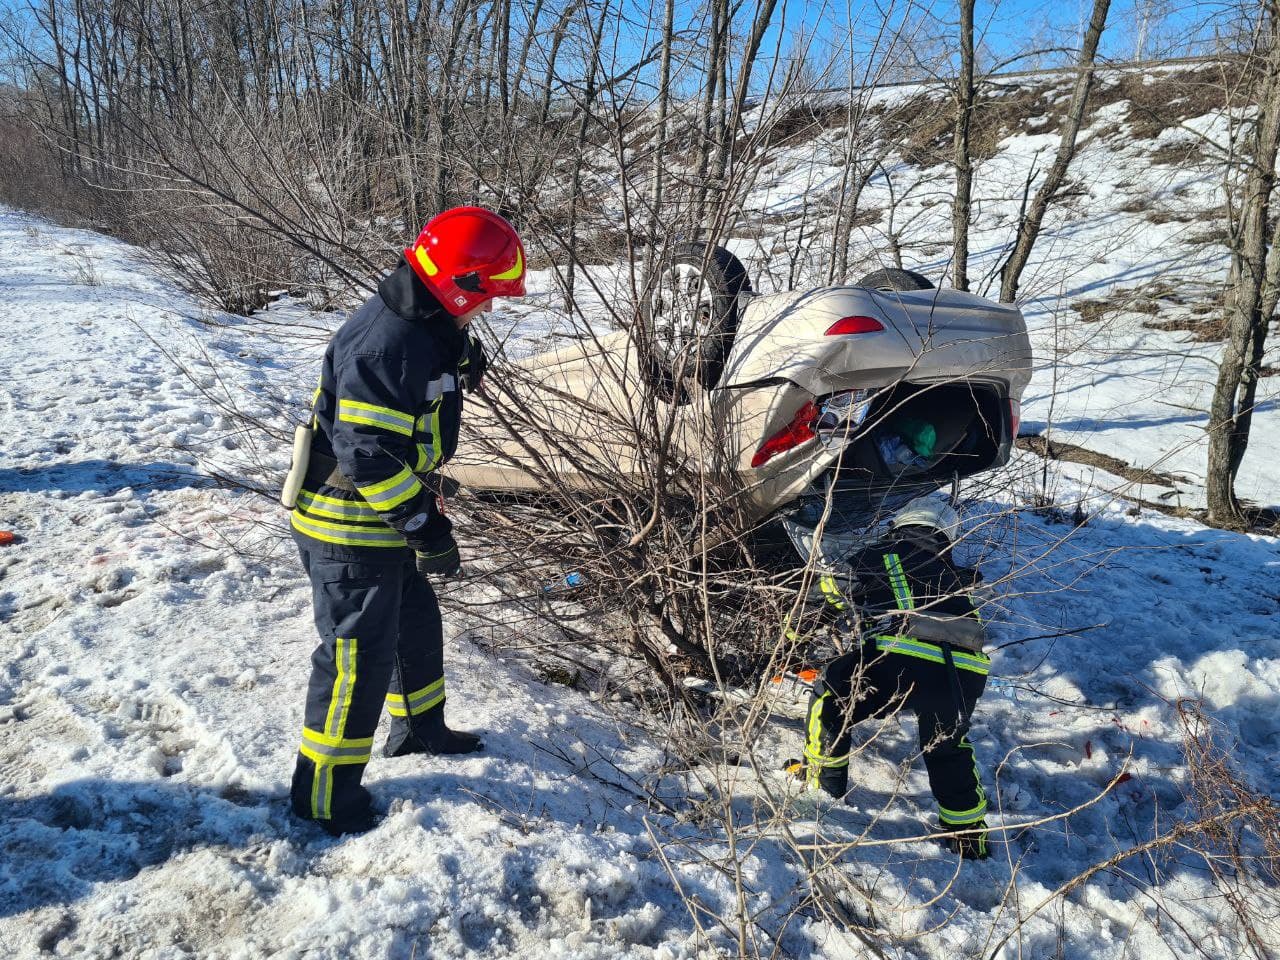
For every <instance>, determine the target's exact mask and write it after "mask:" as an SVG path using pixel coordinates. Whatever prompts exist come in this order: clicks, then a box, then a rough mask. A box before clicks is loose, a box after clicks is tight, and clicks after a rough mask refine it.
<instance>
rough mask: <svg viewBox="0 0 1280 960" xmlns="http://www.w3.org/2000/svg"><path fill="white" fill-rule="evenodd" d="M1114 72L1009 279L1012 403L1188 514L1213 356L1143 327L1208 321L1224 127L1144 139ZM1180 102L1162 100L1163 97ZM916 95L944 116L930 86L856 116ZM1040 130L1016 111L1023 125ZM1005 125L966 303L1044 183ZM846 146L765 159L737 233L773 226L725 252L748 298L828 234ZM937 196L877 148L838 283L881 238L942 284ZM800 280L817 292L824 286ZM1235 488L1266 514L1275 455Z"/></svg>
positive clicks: (1276, 482)
mask: <svg viewBox="0 0 1280 960" xmlns="http://www.w3.org/2000/svg"><path fill="white" fill-rule="evenodd" d="M1175 72H1176V71H1175ZM1169 73H1170V71H1168V70H1166V71H1159V70H1156V71H1147V72H1146V75H1145V76H1144V77H1143V80H1144V83H1145V85H1146V86H1148V87H1150V86H1151V85H1153V84H1158V83H1162V82H1167V77H1166V74H1169ZM1126 75H1127V73H1126V72H1125V71H1121V70H1114V71H1101V72H1100V74H1099V81H1098V86H1097V89H1096V91H1095V93H1094V95H1093V96H1094V99H1095V101H1097V102H1098V103H1100V104H1105V105H1102V106H1099V107H1098V109H1097V110H1096V111H1094V112H1093V113H1092V116H1091V119H1090V122H1089V124H1088V125H1087V126H1086V127H1085V129H1083V130H1082V131H1081V134H1080V139H1079V142H1080V150H1079V153H1078V154H1077V157H1076V160H1075V162H1074V164H1073V166H1072V168H1071V172H1070V178H1069V179H1070V190H1069V191H1068V193H1069V194H1071V196H1069V197H1068V198H1067V200H1066V201H1065V202H1063V203H1061V204H1059V205H1056V206H1054V207H1051V208H1050V212H1049V215H1048V217H1047V219H1046V223H1045V227H1044V230H1043V232H1042V234H1041V236H1040V239H1039V241H1038V243H1037V245H1036V247H1035V250H1034V253H1033V254H1032V258H1031V261H1030V263H1029V264H1028V266H1027V270H1026V272H1025V273H1024V275H1023V282H1022V288H1021V290H1020V293H1019V301H1020V305H1021V306H1022V309H1023V312H1024V314H1025V315H1026V318H1027V323H1028V326H1029V328H1030V333H1031V338H1032V346H1033V348H1034V351H1035V356H1036V359H1037V363H1038V368H1037V374H1036V379H1035V381H1034V382H1033V384H1032V386H1031V388H1030V389H1029V391H1028V393H1027V395H1026V397H1025V399H1024V403H1023V427H1024V433H1026V432H1041V433H1051V434H1052V436H1053V438H1054V439H1055V440H1056V441H1064V442H1067V443H1071V444H1075V445H1078V446H1082V447H1085V448H1087V449H1089V450H1094V451H1097V452H1100V453H1104V454H1109V455H1111V456H1115V457H1119V458H1120V459H1121V460H1123V461H1125V462H1126V463H1129V464H1132V465H1133V466H1135V467H1138V468H1142V469H1150V470H1153V471H1158V472H1161V473H1165V474H1173V475H1174V476H1175V477H1176V478H1177V482H1176V483H1175V484H1174V485H1173V486H1165V485H1161V484H1160V483H1152V484H1149V485H1147V486H1145V488H1144V489H1143V490H1142V491H1141V496H1143V497H1144V498H1146V499H1155V498H1157V497H1159V498H1161V499H1162V500H1163V501H1164V502H1166V503H1168V504H1169V505H1170V506H1184V507H1203V506H1204V495H1203V489H1202V487H1203V482H1204V469H1205V467H1204V464H1205V458H1206V454H1207V439H1206V435H1205V432H1204V427H1205V426H1206V424H1207V419H1208V418H1207V415H1206V413H1205V411H1206V410H1207V409H1208V405H1209V399H1210V396H1211V393H1212V389H1213V384H1214V380H1215V378H1216V376H1217V367H1216V360H1217V357H1218V355H1219V354H1220V352H1221V344H1220V343H1218V342H1210V343H1204V342H1197V341H1196V340H1195V339H1194V338H1193V337H1192V336H1190V335H1189V334H1188V333H1187V332H1185V331H1180V330H1162V329H1153V328H1152V325H1153V324H1170V323H1173V324H1174V325H1188V324H1191V323H1194V322H1195V321H1197V320H1203V319H1205V317H1206V315H1207V314H1208V313H1209V312H1210V310H1212V311H1217V310H1218V306H1217V303H1218V298H1219V297H1220V296H1221V293H1222V285H1223V283H1224V281H1225V279H1226V271H1227V266H1228V258H1227V254H1226V248H1225V245H1224V241H1223V239H1222V238H1223V237H1224V236H1225V232H1224V230H1225V221H1224V220H1223V219H1222V214H1221V211H1222V205H1223V204H1224V202H1225V194H1224V192H1223V183H1222V171H1221V162H1220V160H1219V159H1218V158H1219V157H1220V156H1222V155H1225V153H1226V151H1225V149H1224V150H1223V152H1222V153H1221V154H1219V153H1215V152H1214V149H1213V148H1212V147H1210V146H1209V144H1211V143H1216V144H1218V145H1225V144H1226V143H1227V139H1228V132H1229V131H1228V125H1227V122H1226V119H1225V118H1224V116H1223V115H1222V113H1221V112H1220V111H1218V110H1211V111H1210V112H1208V113H1205V114H1203V115H1200V116H1196V115H1194V114H1195V113H1196V110H1195V109H1191V108H1187V110H1186V111H1184V112H1189V113H1191V114H1192V115H1191V116H1189V117H1187V118H1185V119H1184V120H1182V121H1181V122H1180V123H1170V124H1169V125H1168V126H1167V127H1165V128H1164V129H1161V130H1159V132H1158V133H1153V132H1152V130H1150V129H1146V128H1145V127H1144V126H1143V121H1148V118H1147V116H1146V114H1145V113H1144V112H1143V111H1142V109H1140V108H1134V107H1131V105H1130V102H1129V101H1128V100H1125V99H1120V100H1115V97H1116V96H1118V95H1119V94H1118V93H1117V92H1116V91H1117V90H1118V89H1120V84H1121V83H1122V82H1123V81H1124V80H1125V77H1126ZM1130 78H1131V75H1130ZM1070 82H1071V78H1070V77H1069V76H1065V75H1058V76H1057V77H1054V78H1046V77H1037V76H1034V75H1033V76H1028V77H1022V78H1019V79H1018V80H1014V81H1007V82H1004V83H1001V84H999V86H1000V87H1001V88H1002V90H1003V92H1002V94H1001V95H1002V97H1004V98H1005V99H1016V97H1017V96H1019V95H1020V94H1024V93H1027V92H1029V91H1030V92H1035V91H1038V90H1041V89H1044V84H1046V83H1049V84H1051V87H1050V92H1051V94H1052V97H1056V98H1057V99H1058V100H1059V101H1062V100H1063V99H1064V98H1067V97H1069V95H1070ZM1208 82H1209V81H1207V80H1206V81H1203V83H1202V85H1203V84H1207V83H1208ZM1156 89H1157V90H1158V91H1159V90H1166V88H1164V87H1157V88H1156ZM1193 89H1194V87H1193ZM1186 94H1187V89H1186V88H1185V87H1179V88H1168V89H1167V92H1166V93H1165V94H1164V96H1166V97H1167V98H1174V97H1177V96H1179V95H1186ZM915 97H921V98H924V99H922V100H921V101H919V102H921V103H923V104H925V106H922V107H921V108H920V112H921V113H927V112H928V111H929V110H930V109H932V110H936V111H938V113H939V115H945V113H946V111H947V110H949V109H951V108H950V107H949V106H948V104H947V95H946V94H945V92H943V91H941V90H939V89H937V88H936V87H935V88H932V89H931V88H928V87H915V88H913V87H903V88H897V87H894V88H888V89H883V90H877V91H876V92H875V93H874V94H873V95H872V96H871V103H872V104H874V105H882V106H888V107H892V106H894V105H895V104H896V105H901V104H902V103H904V102H909V101H910V100H911V98H915ZM1210 99H1212V98H1210ZM1113 100H1114V102H1112V101H1113ZM998 108H999V105H998V104H997V105H996V106H994V107H991V108H987V109H992V110H996V109H998ZM1042 119H1043V118H1041V117H1039V116H1037V115H1035V114H1032V115H1031V116H1028V117H1027V118H1026V124H1027V125H1031V124H1033V123H1037V122H1041V121H1042ZM1148 122H1149V121H1148ZM1013 126H1014V130H1013V132H1011V133H1010V134H1009V135H1008V136H1006V137H1004V138H1003V139H1002V140H1000V141H999V142H998V143H997V144H996V147H995V149H994V151H993V155H992V156H991V157H990V158H989V159H984V160H980V161H979V162H977V164H976V167H975V171H974V198H973V203H974V207H973V224H972V230H971V236H970V248H971V260H970V266H969V275H970V278H971V283H972V289H973V290H974V292H976V293H980V294H982V295H984V296H992V297H994V296H995V295H996V294H998V292H999V286H1000V284H999V277H998V271H999V267H1000V264H1001V262H1002V261H1003V259H1004V257H1005V255H1006V254H1007V252H1008V248H1009V245H1010V244H1011V243H1012V240H1013V238H1014V236H1015V227H1016V224H1017V218H1018V214H1019V210H1020V208H1021V206H1022V204H1023V202H1024V199H1023V198H1024V193H1025V191H1026V189H1027V179H1028V176H1029V175H1032V174H1033V173H1034V176H1033V179H1032V186H1033V188H1034V185H1035V183H1036V182H1037V181H1036V179H1035V178H1034V177H1035V176H1043V173H1044V170H1045V169H1046V168H1047V167H1048V165H1049V164H1050V162H1051V158H1052V157H1053V154H1054V151H1055V150H1056V149H1057V144H1058V134H1057V128H1056V127H1051V129H1050V130H1049V131H1048V132H1046V133H1035V134H1031V133H1024V132H1020V130H1019V129H1018V126H1019V125H1018V124H1016V123H1015V124H1014V125H1013ZM845 136H846V133H845V130H844V128H843V127H840V126H836V127H834V128H832V129H829V130H825V131H822V132H821V133H819V134H817V135H815V136H813V137H812V138H811V139H807V140H805V141H803V142H800V143H795V144H790V145H787V146H785V147H781V148H777V149H775V150H773V151H771V152H770V154H769V157H768V162H767V164H766V166H765V170H764V173H763V175H762V176H761V177H760V179H759V181H758V182H757V183H756V185H755V188H754V190H753V191H752V192H751V194H750V195H749V197H748V198H747V203H746V205H745V208H744V211H743V216H742V222H743V223H744V224H745V225H747V226H748V227H750V226H751V225H752V224H754V223H755V222H756V221H757V220H761V219H764V220H765V221H766V222H768V223H771V224H777V225H778V226H774V227H771V228H768V229H764V230H757V231H753V230H751V229H747V230H746V231H745V232H746V234H747V235H748V237H749V238H746V239H744V238H739V239H734V240H732V241H730V244H729V245H730V246H731V248H732V249H733V250H734V252H735V253H737V254H738V255H739V256H741V257H742V258H743V259H744V260H746V261H747V262H748V263H749V264H750V265H751V268H752V271H751V272H752V274H753V276H754V277H755V278H756V281H757V283H758V284H759V285H761V286H763V287H765V288H769V287H772V286H775V285H777V284H779V283H783V282H785V280H786V277H787V265H788V263H789V262H790V258H792V257H796V256H798V257H800V258H801V259H803V258H804V256H805V251H806V249H807V248H809V247H812V248H813V250H814V251H818V250H825V247H824V246H823V244H824V243H825V238H826V236H827V233H826V232H825V231H824V230H823V224H824V223H825V222H830V221H829V219H828V220H827V221H824V220H822V219H821V218H822V217H824V216H825V217H828V218H830V216H831V215H832V211H833V210H834V204H835V196H834V194H833V191H835V190H836V189H838V187H839V185H840V183H841V176H842V169H843V167H842V163H843V161H842V156H843V154H842V152H841V151H842V148H843V143H844V139H845ZM879 149H880V142H879V141H872V142H870V143H868V144H867V145H866V147H865V150H866V151H867V152H869V153H873V152H874V151H876V150H879ZM890 177H891V178H892V184H890ZM891 187H892V189H891ZM952 191H953V181H952V173H951V170H950V169H949V167H948V166H947V165H945V164H941V163H940V164H938V165H936V166H931V167H925V168H921V167H919V166H916V165H913V164H912V163H911V162H908V161H907V160H906V159H904V158H903V157H902V155H901V151H898V150H895V151H892V152H891V153H890V154H889V156H888V158H887V160H886V164H885V170H884V171H883V172H881V173H878V174H877V175H876V176H875V177H873V178H872V179H871V181H870V182H869V183H868V185H867V188H866V190H865V192H864V193H863V195H862V196H861V198H860V201H859V209H860V210H861V211H864V219H865V221H866V222H865V223H863V224H862V225H861V226H859V227H857V228H856V229H855V231H854V234H853V245H854V250H853V253H852V256H851V260H850V262H851V264H852V265H854V266H853V267H852V269H853V270H854V277H855V278H856V277H857V276H859V275H862V274H865V273H867V272H870V271H871V270H874V269H878V268H879V267H881V266H893V262H892V260H891V259H890V252H889V251H890V250H891V249H892V246H891V238H893V239H895V240H896V242H897V243H899V244H901V246H902V250H903V265H904V266H906V267H907V268H909V269H914V270H919V271H921V272H923V273H924V274H925V275H926V276H928V277H930V278H932V279H933V280H934V281H935V282H937V283H943V282H944V281H945V279H946V278H947V277H949V274H950V261H949V256H950V250H951V247H950V238H951V235H952V233H951V230H952V228H951V221H950V215H951V207H950V203H951V197H952ZM891 215H892V216H891ZM802 224H804V225H805V227H806V232H804V233H803V234H802V233H801V232H800V227H801V225H802ZM805 280H806V281H807V282H809V283H823V282H825V274H821V273H814V274H813V275H811V276H808V277H806V278H805ZM1089 304H1092V305H1109V306H1110V307H1113V308H1114V309H1108V310H1105V311H1103V312H1101V313H1100V314H1099V317H1100V318H1099V319H1097V320H1095V321H1093V322H1081V320H1080V315H1079V313H1078V312H1077V310H1076V309H1075V308H1076V306H1077V305H1079V306H1083V307H1085V308H1086V309H1087V308H1088V307H1087V305H1089ZM1278 359H1280V345H1278V344H1277V343H1276V342H1275V340H1274V338H1273V342H1272V343H1271V344H1270V346H1269V348H1268V351H1267V362H1268V363H1270V364H1273V365H1274V364H1275V363H1276V362H1277V360H1278ZM1255 423H1256V424H1258V425H1259V427H1260V429H1261V430H1262V431H1263V433H1264V434H1265V435H1273V434H1274V433H1275V432H1276V431H1280V379H1277V378H1275V377H1271V378H1268V379H1265V380H1263V381H1262V383H1261V385H1260V388H1259V393H1258V406H1257V408H1256V410H1255ZM1115 486H1117V487H1123V486H1126V485H1124V484H1116V485H1115ZM1128 492H1129V493H1130V494H1131V495H1135V496H1136V495H1138V494H1139V491H1137V490H1136V489H1131V490H1128ZM1237 493H1238V495H1239V496H1240V497H1242V498H1244V499H1246V500H1249V501H1252V502H1254V503H1257V504H1259V505H1262V506H1272V505H1278V506H1280V460H1278V459H1277V458H1275V457H1274V456H1271V455H1270V450H1269V449H1268V447H1267V446H1266V445H1265V444H1264V443H1257V444H1255V445H1254V446H1253V447H1252V448H1251V449H1250V450H1249V452H1248V454H1247V455H1246V457H1245V460H1244V463H1243V465H1242V468H1241V471H1240V476H1239V481H1238V483H1237Z"/></svg>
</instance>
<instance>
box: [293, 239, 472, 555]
mask: <svg viewBox="0 0 1280 960" xmlns="http://www.w3.org/2000/svg"><path fill="white" fill-rule="evenodd" d="M467 348H468V341H467V337H466V335H465V334H463V333H462V332H460V331H459V330H458V329H457V327H456V325H455V324H454V321H453V318H452V317H451V316H449V314H448V313H446V312H445V310H444V309H443V308H442V307H441V306H440V304H439V302H438V301H437V300H436V299H435V298H434V297H433V296H432V295H431V293H430V291H428V290H427V288H426V286H424V285H423V283H422V281H420V280H419V279H418V277H417V276H416V275H415V274H414V272H413V271H412V270H411V269H410V268H409V267H408V266H407V265H406V264H405V263H404V262H403V260H402V261H401V263H400V265H399V266H398V267H397V268H396V269H395V270H394V271H393V272H392V273H391V274H389V275H388V276H387V277H386V278H385V279H384V280H383V281H382V282H381V283H380V284H379V285H378V293H377V294H376V295H375V296H373V297H371V298H370V299H369V300H368V301H367V302H366V303H365V304H364V305H363V306H362V307H360V308H359V309H358V310H356V311H355V313H353V314H352V315H351V317H350V318H349V319H348V320H347V321H346V322H345V323H344V324H343V325H342V326H341V327H340V328H339V329H338V331H337V333H335V334H334V336H333V339H332V340H331V341H330V343H329V347H328V349H327V350H326V351H325V356H324V366H323V368H322V371H321V374H320V386H319V387H318V389H317V391H316V395H315V401H314V405H313V409H314V421H313V427H314V429H315V433H314V436H313V439H312V444H311V462H310V466H309V468H308V470H307V475H306V480H305V481H304V483H303V487H302V490H301V492H300V493H299V494H298V502H297V507H296V508H295V509H294V511H293V513H292V514H291V517H290V520H291V522H292V525H293V529H294V530H295V531H296V533H297V534H298V535H300V536H302V537H306V538H307V539H308V540H309V541H310V542H311V543H312V544H313V545H314V544H316V543H317V542H318V543H320V544H324V545H325V546H326V553H327V554H328V555H330V556H336V557H339V558H340V557H342V556H344V555H346V556H350V557H351V558H352V559H367V558H372V557H373V556H375V555H376V554H371V552H370V551H378V552H389V551H393V550H395V549H397V548H398V549H404V548H405V547H406V546H409V547H429V546H430V545H431V544H432V543H433V542H436V541H438V540H439V539H440V538H442V537H444V536H445V535H447V534H448V533H449V532H450V531H451V524H450V523H449V520H448V518H446V517H445V516H444V515H443V514H442V513H441V512H440V510H439V509H438V507H437V501H436V494H435V491H434V490H433V485H432V484H431V483H430V480H429V478H428V482H425V483H424V478H427V477H428V475H429V474H430V473H431V472H432V471H434V470H436V469H437V468H438V467H439V466H440V465H441V464H443V463H444V462H445V461H447V460H448V459H449V458H450V457H451V456H452V455H453V452H454V450H455V448H456V447H457V443H458V427H459V424H460V421H461V416H462V394H461V392H460V390H459V383H458V381H459V375H460V370H459V366H460V364H465V362H466V361H465V359H464V357H465V356H466V354H467ZM388 559H390V556H388Z"/></svg>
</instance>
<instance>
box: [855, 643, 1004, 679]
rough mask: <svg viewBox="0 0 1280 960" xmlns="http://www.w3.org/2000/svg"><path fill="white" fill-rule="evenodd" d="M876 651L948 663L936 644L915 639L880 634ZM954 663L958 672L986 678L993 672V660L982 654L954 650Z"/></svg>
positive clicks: (931, 661)
mask: <svg viewBox="0 0 1280 960" xmlns="http://www.w3.org/2000/svg"><path fill="white" fill-rule="evenodd" d="M876 649H877V650H880V651H883V652H885V653H901V654H903V655H904V656H908V657H916V658H918V659H920V660H928V661H929V662H930V663H946V662H947V656H946V654H945V653H943V652H942V647H940V646H938V645H937V644H936V643H929V642H928V641H925V640H917V639H916V638H915V637H899V636H892V635H889V634H880V635H878V636H877V637H876ZM951 659H952V662H954V663H955V665H956V669H957V670H968V671H969V672H971V673H980V674H982V675H983V676H986V675H987V674H988V673H990V672H991V658H990V657H987V656H984V655H982V654H980V653H968V652H963V651H960V650H956V649H954V648H952V651H951Z"/></svg>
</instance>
